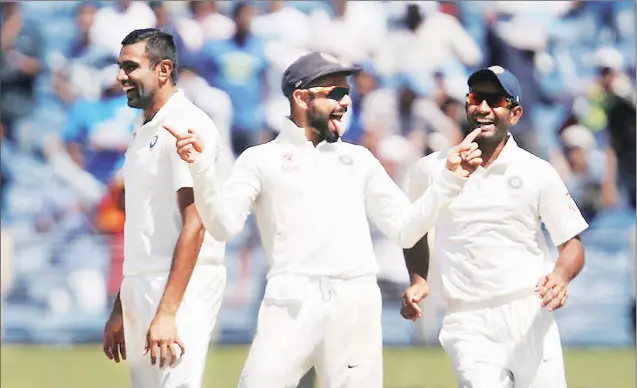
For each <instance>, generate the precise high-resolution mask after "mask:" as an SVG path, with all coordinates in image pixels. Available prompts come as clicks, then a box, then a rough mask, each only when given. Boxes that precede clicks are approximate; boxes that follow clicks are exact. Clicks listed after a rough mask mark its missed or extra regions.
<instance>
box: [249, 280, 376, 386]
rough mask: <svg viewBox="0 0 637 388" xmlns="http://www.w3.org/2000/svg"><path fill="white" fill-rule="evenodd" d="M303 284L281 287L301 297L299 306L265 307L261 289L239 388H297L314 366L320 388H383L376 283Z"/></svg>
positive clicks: (269, 304) (266, 302)
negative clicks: (260, 299) (252, 333)
mask: <svg viewBox="0 0 637 388" xmlns="http://www.w3.org/2000/svg"><path fill="white" fill-rule="evenodd" d="M304 279H305V282H306V285H300V286H299V285H298V283H297V284H296V285H292V284H286V285H284V288H285V287H288V286H292V287H288V290H290V289H297V288H298V290H297V292H298V293H300V294H302V295H303V298H302V299H301V300H300V301H298V303H290V304H288V305H285V304H280V303H277V302H276V301H275V300H273V301H270V300H269V299H268V295H269V294H271V292H269V291H271V290H268V289H267V288H266V296H265V298H264V301H263V302H262V303H261V308H260V310H259V318H258V323H257V332H256V335H255V337H254V340H253V342H252V346H251V347H250V353H249V355H248V359H247V360H246V363H245V365H244V368H243V372H242V374H241V380H240V381H239V387H240V388H296V387H297V385H298V383H299V381H300V380H301V378H302V377H303V375H304V374H305V373H306V372H307V371H308V370H309V369H310V368H311V367H312V366H314V368H315V370H316V374H317V375H318V378H319V379H320V381H321V386H322V387H323V388H382V386H383V353H382V346H383V340H382V329H381V303H382V300H381V295H380V289H379V287H378V284H377V282H376V277H375V276H365V277H359V278H355V279H349V280H336V279H331V278H304ZM274 281H275V282H276V280H274ZM272 282H273V280H272V279H270V281H269V284H268V286H269V287H270V286H272V285H271V284H270V283H272Z"/></svg>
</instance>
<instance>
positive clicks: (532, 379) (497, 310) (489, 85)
mask: <svg viewBox="0 0 637 388" xmlns="http://www.w3.org/2000/svg"><path fill="white" fill-rule="evenodd" d="M468 85H469V89H470V92H469V94H468V97H467V103H466V111H467V118H468V121H469V124H470V127H471V128H474V129H475V128H479V129H480V130H481V133H480V135H478V137H477V139H476V141H477V142H478V144H479V146H480V149H481V150H482V158H483V161H484V162H483V164H482V166H480V167H478V169H477V170H476V171H475V172H474V173H473V174H472V175H471V176H470V177H469V179H468V182H467V183H466V185H465V186H464V187H463V189H462V192H461V193H460V195H459V196H458V197H457V198H455V199H453V200H452V201H451V202H450V203H449V204H448V206H447V207H446V208H445V209H443V210H441V213H440V217H439V218H438V221H437V222H436V223H435V227H434V229H435V237H434V242H433V245H434V247H433V252H432V253H433V257H434V259H435V260H436V261H437V266H438V268H440V272H441V277H442V286H443V293H444V297H445V298H446V301H447V305H448V310H447V313H446V316H445V318H444V320H443V324H442V330H441V333H440V336H439V339H440V343H441V344H442V346H443V348H444V349H445V351H446V352H447V354H448V355H449V356H450V358H451V361H452V365H453V369H454V372H455V374H456V376H457V380H458V386H459V387H462V388H469V387H471V388H500V387H516V388H563V387H566V378H565V373H564V362H563V358H562V348H561V343H560V337H559V333H558V329H557V325H556V323H555V320H554V313H553V311H554V310H556V309H558V308H560V307H562V306H563V305H564V303H565V302H566V299H567V295H568V294H567V290H566V287H567V285H568V283H569V282H570V281H571V280H572V279H573V278H574V277H575V276H576V275H577V274H578V273H579V272H580V270H581V269H582V267H583V266H584V248H583V245H582V242H581V241H580V240H579V234H580V233H581V232H582V231H584V230H585V229H586V228H587V227H588V225H587V224H586V222H585V221H584V219H583V218H582V215H581V214H580V212H579V210H578V208H577V206H576V205H575V203H574V201H573V199H572V198H571V196H570V195H569V193H568V191H567V189H566V187H565V186H564V183H562V181H561V179H560V178H559V176H558V174H557V172H556V171H555V170H554V169H553V167H552V166H551V165H550V164H549V163H548V162H546V161H544V160H542V159H540V158H538V157H536V156H534V155H532V154H530V153H529V152H527V151H525V150H523V149H521V148H519V147H518V146H517V144H516V143H515V140H514V139H513V137H512V136H511V135H510V133H509V131H508V130H509V128H510V127H511V126H513V125H515V124H516V123H517V122H518V120H519V119H520V117H521V116H522V107H521V106H520V95H521V90H520V84H519V82H518V80H517V79H516V77H515V76H514V75H513V74H512V73H511V72H509V71H507V70H505V69H503V68H502V67H499V66H492V67H490V68H488V69H482V70H479V71H477V72H475V73H474V74H472V75H471V77H470V78H469V80H468ZM443 168H444V157H443V155H442V154H441V153H434V154H431V155H428V156H426V157H424V158H423V159H421V160H420V161H419V162H418V163H417V164H416V166H415V168H414V170H413V173H412V179H411V184H410V194H411V196H412V197H413V198H417V197H418V196H419V195H420V194H421V193H422V192H423V191H424V190H426V189H427V187H429V185H430V184H431V182H432V177H434V176H435V175H436V174H438V173H439V171H440V170H441V169H443ZM542 224H544V225H545V226H546V228H547V230H548V232H549V234H550V237H551V240H552V241H553V243H554V244H555V246H557V248H558V250H559V257H558V258H557V262H554V261H553V259H552V258H551V257H550V254H549V250H548V248H547V244H546V241H545V238H544V235H543V234H542V229H541V226H542ZM427 251H428V247H427V239H426V237H425V238H423V239H422V240H421V241H420V242H418V243H417V244H416V245H415V246H414V247H413V248H412V249H410V250H406V252H405V260H406V263H407V267H408V268H409V270H410V274H411V276H412V286H411V287H410V288H408V289H407V291H405V293H404V295H403V308H402V314H403V316H404V317H405V318H409V319H418V318H419V317H420V314H421V311H420V308H419V306H418V302H420V301H421V300H422V299H423V298H424V297H425V296H426V294H427V292H428V290H427V283H426V280H425V279H426V275H427V266H428V252H427ZM538 279H539V281H538Z"/></svg>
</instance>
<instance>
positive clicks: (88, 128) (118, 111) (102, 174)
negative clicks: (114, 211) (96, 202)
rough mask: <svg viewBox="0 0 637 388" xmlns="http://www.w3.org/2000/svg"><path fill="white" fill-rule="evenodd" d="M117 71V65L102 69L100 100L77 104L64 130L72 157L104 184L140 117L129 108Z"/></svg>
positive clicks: (109, 177)
mask: <svg viewBox="0 0 637 388" xmlns="http://www.w3.org/2000/svg"><path fill="white" fill-rule="evenodd" d="M118 69H119V67H118V66H117V65H111V66H109V67H107V68H106V69H104V70H102V72H101V75H100V78H99V79H98V82H99V83H100V85H101V88H102V95H101V98H100V99H99V100H97V101H91V100H79V101H76V102H75V103H74V104H73V105H72V106H71V108H70V110H69V115H68V121H67V123H66V126H65V128H64V130H63V138H64V142H65V143H66V148H67V151H68V153H69V154H70V156H71V158H72V159H73V160H74V161H75V163H76V164H77V165H78V166H80V167H82V168H83V169H85V170H86V171H88V172H89V173H91V174H92V175H93V176H94V177H95V178H96V179H97V180H98V181H100V182H102V183H103V184H107V183H108V182H110V180H111V178H112V176H113V172H114V169H115V166H116V163H117V161H118V160H119V159H120V158H121V157H122V156H123V155H124V152H125V151H126V148H127V147H128V144H129V141H130V139H131V135H132V132H133V128H134V126H133V124H134V121H135V119H136V118H138V116H139V114H138V112H137V111H135V110H134V109H132V108H130V107H128V105H127V102H126V96H125V95H124V93H123V92H122V88H121V85H119V84H118V83H117V81H116V79H115V75H116V74H117V71H118Z"/></svg>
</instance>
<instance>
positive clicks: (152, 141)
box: [148, 135, 159, 148]
mask: <svg viewBox="0 0 637 388" xmlns="http://www.w3.org/2000/svg"><path fill="white" fill-rule="evenodd" d="M158 139H159V136H158V135H155V136H153V138H152V139H151V140H150V144H149V145H148V146H149V147H150V148H153V147H154V146H155V144H157V140H158Z"/></svg>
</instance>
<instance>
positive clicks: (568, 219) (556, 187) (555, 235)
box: [539, 165, 588, 247]
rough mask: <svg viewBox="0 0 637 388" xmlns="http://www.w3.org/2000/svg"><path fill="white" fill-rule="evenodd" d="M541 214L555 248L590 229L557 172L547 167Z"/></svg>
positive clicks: (544, 176)
mask: <svg viewBox="0 0 637 388" xmlns="http://www.w3.org/2000/svg"><path fill="white" fill-rule="evenodd" d="M542 180H543V184H542V186H541V189H540V199H539V213H540V219H541V220H542V223H544V225H545V226H546V229H547V230H548V232H549V235H550V236H551V240H552V242H553V244H555V246H556V247H557V246H560V245H562V244H564V243H565V242H567V241H568V240H570V239H572V238H573V237H575V236H577V235H578V234H580V233H582V232H583V231H584V230H586V229H587V228H588V223H587V222H586V221H585V220H584V217H583V216H582V213H580V210H579V208H578V207H577V205H576V204H575V201H574V200H573V197H571V194H570V193H569V191H568V189H567V188H566V185H565V184H564V182H563V181H562V179H561V178H560V177H559V175H558V173H557V171H555V169H554V168H553V167H552V166H550V165H547V168H546V171H545V172H544V174H543V177H542Z"/></svg>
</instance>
